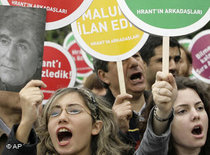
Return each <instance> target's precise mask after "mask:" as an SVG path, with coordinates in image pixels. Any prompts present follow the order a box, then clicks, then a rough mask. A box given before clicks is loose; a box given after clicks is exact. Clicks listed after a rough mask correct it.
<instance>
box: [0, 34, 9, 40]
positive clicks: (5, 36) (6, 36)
mask: <svg viewBox="0 0 210 155" xmlns="http://www.w3.org/2000/svg"><path fill="white" fill-rule="evenodd" d="M2 37H4V38H7V39H10V37H9V36H8V35H6V34H0V38H2ZM10 40H11V39H10Z"/></svg>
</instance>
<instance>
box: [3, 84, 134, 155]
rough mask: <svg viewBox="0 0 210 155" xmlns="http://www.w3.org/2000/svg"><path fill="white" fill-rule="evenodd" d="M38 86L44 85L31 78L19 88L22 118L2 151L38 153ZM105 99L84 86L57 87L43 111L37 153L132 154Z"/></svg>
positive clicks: (4, 154) (40, 97)
mask: <svg viewBox="0 0 210 155" xmlns="http://www.w3.org/2000/svg"><path fill="white" fill-rule="evenodd" d="M41 87H46V85H45V84H44V83H43V82H42V81H39V80H33V81H30V82H29V83H28V84H27V85H26V86H25V87H24V88H23V89H22V90H21V91H20V105H21V107H22V119H21V122H20V124H19V125H15V126H14V127H13V129H12V131H11V133H10V136H9V140H8V142H7V145H6V147H5V149H4V152H3V155H8V154H13V155H16V154H21V155H24V154H25V155H26V154H27V155H28V154H34V155H35V154H37V150H36V146H37V143H38V138H37V136H36V134H35V131H34V129H33V128H32V127H33V123H34V122H35V121H36V120H37V117H38V115H39V114H38V111H39V106H40V105H41V101H42V99H43V93H42V91H41V90H40V88H41ZM105 102H106V101H105V100H103V99H102V98H100V97H99V96H95V95H94V94H93V93H91V92H90V91H88V90H86V89H83V88H63V89H60V90H57V91H56V92H55V94H54V95H53V96H52V97H51V98H50V99H49V101H48V102H47V103H46V104H45V106H44V109H43V111H42V112H43V113H42V116H41V118H40V127H39V128H38V129H37V134H38V135H39V138H40V144H39V147H38V154H41V155H44V154H69V155H71V154H72V155H73V154H85V155H102V154H104V155H127V154H130V151H131V154H133V151H132V148H131V147H130V146H128V145H127V144H124V143H123V142H122V141H121V140H120V139H119V138H118V127H117V125H116V122H115V119H114V116H113V114H112V111H111V109H109V108H108V107H107V103H105ZM9 146H10V147H9ZM14 146H19V148H18V149H16V148H14Z"/></svg>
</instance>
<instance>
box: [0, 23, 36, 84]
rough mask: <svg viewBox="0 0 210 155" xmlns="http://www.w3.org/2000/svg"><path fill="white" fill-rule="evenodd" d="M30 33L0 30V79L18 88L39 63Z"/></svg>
mask: <svg viewBox="0 0 210 155" xmlns="http://www.w3.org/2000/svg"><path fill="white" fill-rule="evenodd" d="M33 37H34V34H33V32H32V31H30V30H28V29H25V30H22V31H21V32H17V31H10V30H9V29H8V28H7V27H4V28H0V79H1V81H2V82H4V83H6V84H9V85H12V86H18V85H21V84H24V83H25V82H26V81H27V80H29V79H30V78H31V77H32V76H33V74H34V73H35V72H36V69H37V65H38V63H39V62H40V61H39V56H38V51H37V47H36V45H35V42H34V41H33Z"/></svg>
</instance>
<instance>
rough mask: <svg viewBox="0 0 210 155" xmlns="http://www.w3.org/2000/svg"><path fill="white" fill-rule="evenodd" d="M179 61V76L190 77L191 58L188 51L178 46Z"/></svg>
mask: <svg viewBox="0 0 210 155" xmlns="http://www.w3.org/2000/svg"><path fill="white" fill-rule="evenodd" d="M180 51H181V60H180V67H179V68H180V69H179V74H178V75H179V76H185V77H188V76H192V56H191V53H190V52H189V51H187V50H186V49H185V48H184V47H183V46H180Z"/></svg>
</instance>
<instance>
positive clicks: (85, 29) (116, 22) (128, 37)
mask: <svg viewBox="0 0 210 155" xmlns="http://www.w3.org/2000/svg"><path fill="white" fill-rule="evenodd" d="M71 25H72V31H73V33H74V36H75V38H76V40H77V42H78V44H79V45H80V47H82V48H83V50H85V51H86V52H87V53H89V54H90V55H92V56H94V57H96V58H98V59H101V60H105V61H118V63H117V64H118V65H117V66H118V77H119V82H120V91H121V93H125V91H124V90H125V88H123V89H121V87H125V85H124V79H120V78H123V77H124V75H123V70H122V62H121V61H122V60H124V59H127V58H129V57H131V56H132V55H134V54H135V53H136V52H138V51H139V50H140V48H141V47H142V46H143V45H144V43H145V42H146V40H147V38H148V34H146V33H144V32H143V31H140V30H139V29H137V28H136V27H135V26H133V25H132V24H131V23H130V22H129V21H128V20H127V19H126V18H125V16H124V15H123V14H122V12H121V10H120V9H119V6H118V4H117V1H116V0H106V1H100V0H94V1H93V3H92V4H91V6H90V7H89V9H88V10H87V11H86V12H85V13H84V14H83V15H82V16H81V17H80V18H79V19H77V20H76V21H75V22H74V23H72V24H71Z"/></svg>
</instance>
